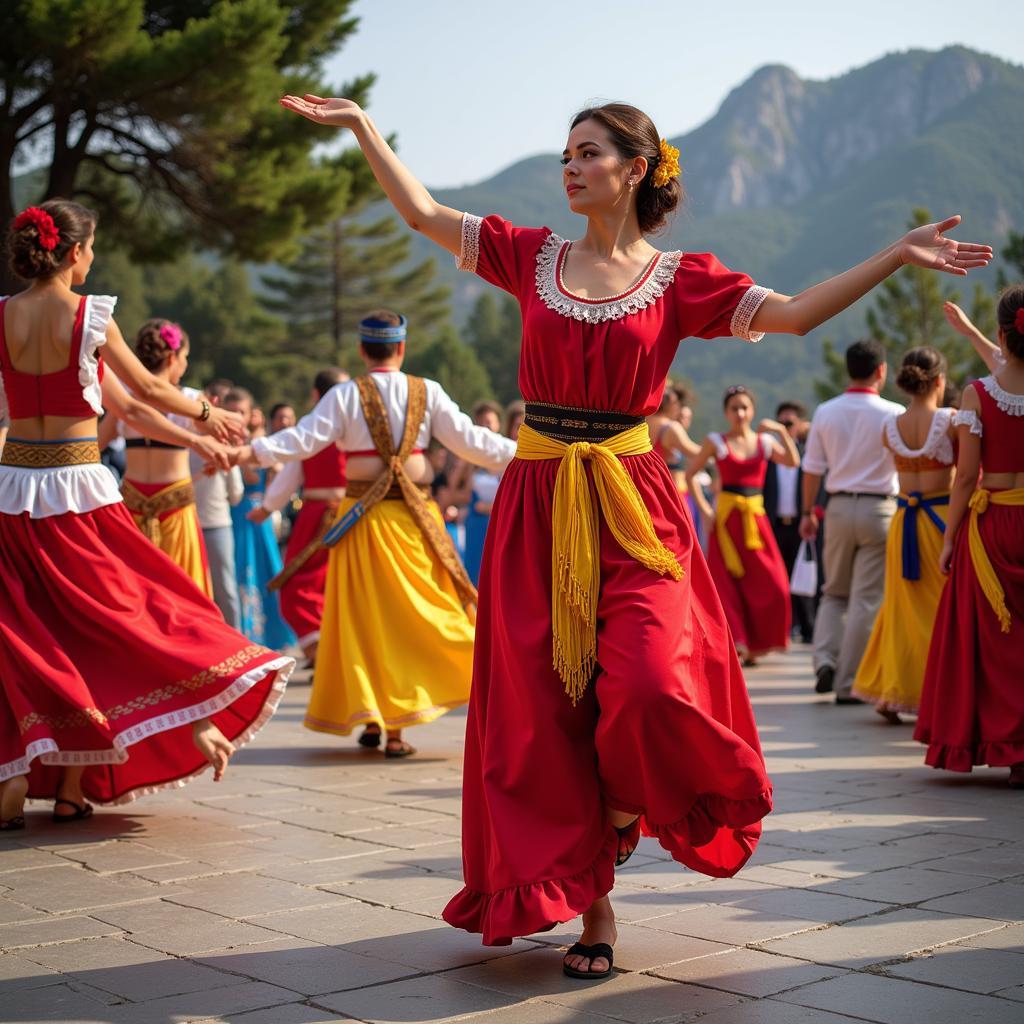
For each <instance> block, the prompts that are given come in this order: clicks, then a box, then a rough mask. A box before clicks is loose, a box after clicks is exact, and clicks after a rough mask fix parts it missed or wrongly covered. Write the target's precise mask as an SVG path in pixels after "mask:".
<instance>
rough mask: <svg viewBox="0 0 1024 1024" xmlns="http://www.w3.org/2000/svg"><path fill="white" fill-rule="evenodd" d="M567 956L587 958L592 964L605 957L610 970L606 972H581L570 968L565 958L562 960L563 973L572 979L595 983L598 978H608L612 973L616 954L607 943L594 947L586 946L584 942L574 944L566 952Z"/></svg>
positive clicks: (600, 943)
mask: <svg viewBox="0 0 1024 1024" xmlns="http://www.w3.org/2000/svg"><path fill="white" fill-rule="evenodd" d="M565 956H585V957H588V958H589V960H590V962H591V964H593V962H594V961H595V960H597V959H598V958H599V957H603V958H604V959H605V960H607V961H608V970H606V971H589V970H588V971H579V970H577V969H576V968H575V967H570V966H569V965H568V964H567V963H566V962H565V958H564V957H563V958H562V971H563V973H564V974H566V975H567V976H568V977H570V978H580V979H581V980H583V981H595V980H596V979H598V978H607V977H608V975H609V974H611V973H612V966H613V962H614V961H613V957H614V953H613V951H612V947H611V946H609V945H608V943H607V942H598V943H595V944H594V945H593V946H584V945H583V943H582V942H574V943H573V944H572V945H571V946H570V947H569V948H568V950H567V951H566V954H565Z"/></svg>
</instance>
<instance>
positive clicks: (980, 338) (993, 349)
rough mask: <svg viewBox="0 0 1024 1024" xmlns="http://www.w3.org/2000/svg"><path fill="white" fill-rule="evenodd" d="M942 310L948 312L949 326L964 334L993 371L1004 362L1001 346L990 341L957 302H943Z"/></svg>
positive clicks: (980, 357)
mask: <svg viewBox="0 0 1024 1024" xmlns="http://www.w3.org/2000/svg"><path fill="white" fill-rule="evenodd" d="M942 312H943V313H945V314H946V319H947V320H948V321H949V326H950V327H952V328H953V330H954V331H956V333H957V334H962V335H963V336H964V337H965V338H966V339H967V340H968V341H969V342H970V343H971V347H972V348H973V349H974V351H975V352H977V353H978V358H979V359H980V360H981V361H982V362H983V363H984V364H985V365H986V366H987V367H988V368H989V370H990V371H991V372H992V373H995V371H996V370H998V369H999V368H1000V367H1001V366H1002V363H1003V359H1002V353H1001V352H1000V351H999V346H998V345H996V344H994V343H993V342H991V341H989V340H988V338H986V337H985V335H984V334H982V333H981V331H979V330H978V328H977V327H975V326H974V324H973V323H972V322H971V318H970V317H969V316H968V315H967V314H966V313H965V312H964V311H963V310H962V309H961V308H960V307H959V306H958V305H957V304H956V303H955V302H944V303H943V304H942Z"/></svg>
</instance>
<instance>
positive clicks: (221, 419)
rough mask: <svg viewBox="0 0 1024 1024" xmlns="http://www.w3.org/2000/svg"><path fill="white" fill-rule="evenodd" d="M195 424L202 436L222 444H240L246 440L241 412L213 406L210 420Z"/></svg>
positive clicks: (198, 421)
mask: <svg viewBox="0 0 1024 1024" xmlns="http://www.w3.org/2000/svg"><path fill="white" fill-rule="evenodd" d="M193 422H194V423H195V425H196V430H198V431H199V432H200V433H201V434H207V435H209V436H210V437H213V438H215V439H216V440H218V441H220V442H221V443H222V444H238V443H239V442H241V441H244V440H245V438H246V432H245V423H243V422H242V414H241V413H239V412H228V410H227V409H220V408H218V407H217V406H211V407H210V416H209V419H206V420H193Z"/></svg>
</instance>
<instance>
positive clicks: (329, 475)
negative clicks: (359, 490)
mask: <svg viewBox="0 0 1024 1024" xmlns="http://www.w3.org/2000/svg"><path fill="white" fill-rule="evenodd" d="M345 461H346V460H345V453H344V452H343V451H342V450H341V449H340V448H339V447H338V446H337V445H336V444H329V445H328V446H327V447H326V448H324V449H323V451H319V452H317V453H316V455H313V456H311V457H310V458H308V459H306V460H305V461H304V462H303V463H302V479H303V485H304V486H305V487H310V488H315V487H344V486H345V484H346V480H345Z"/></svg>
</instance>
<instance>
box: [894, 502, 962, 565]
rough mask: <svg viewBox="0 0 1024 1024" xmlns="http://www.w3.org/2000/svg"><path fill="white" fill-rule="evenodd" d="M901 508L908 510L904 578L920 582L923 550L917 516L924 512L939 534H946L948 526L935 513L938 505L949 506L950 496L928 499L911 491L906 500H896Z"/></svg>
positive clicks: (904, 526) (904, 523) (904, 519)
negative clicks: (919, 543)
mask: <svg viewBox="0 0 1024 1024" xmlns="http://www.w3.org/2000/svg"><path fill="white" fill-rule="evenodd" d="M896 503H897V504H898V505H899V507H900V508H902V509H906V513H905V514H904V516H903V578H904V579H905V580H919V579H920V578H921V548H920V546H919V545H918V540H917V514H918V512H924V514H925V515H926V516H928V518H929V519H930V520H931V521H932V522H933V523H934V524H935V526H936V527H937V528H938V531H939V533H945V532H946V524H945V523H944V522H943V521H942V520H941V519H940V518H939V515H938V513H936V512H935V506H936V505H948V504H949V495H948V494H939V495H936V497H934V498H926V497H925V496H924V495H923V494H922V493H921V492H920V491H911V492H910V494H908V495H907V496H906V497H905V498H904V497H902V496H900V497H899V498H897V499H896Z"/></svg>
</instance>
